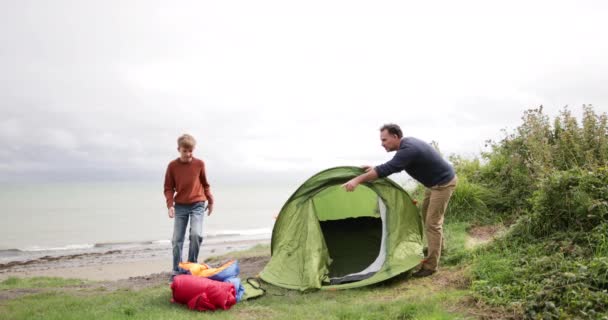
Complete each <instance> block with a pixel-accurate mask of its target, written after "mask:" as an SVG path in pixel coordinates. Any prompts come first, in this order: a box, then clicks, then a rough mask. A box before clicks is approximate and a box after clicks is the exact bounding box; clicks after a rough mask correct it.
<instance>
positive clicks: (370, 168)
mask: <svg viewBox="0 0 608 320" xmlns="http://www.w3.org/2000/svg"><path fill="white" fill-rule="evenodd" d="M361 169H363V170H365V172H369V171H370V170H372V169H373V167H372V166H368V165H362V166H361Z"/></svg>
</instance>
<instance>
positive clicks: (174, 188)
mask: <svg viewBox="0 0 608 320" xmlns="http://www.w3.org/2000/svg"><path fill="white" fill-rule="evenodd" d="M195 146H196V140H195V139H194V137H193V136H191V135H189V134H184V135H182V136H180V137H179V138H178V139H177V150H178V151H179V158H177V159H175V160H173V161H171V162H170V163H169V165H168V166H167V172H166V174H165V199H166V200H167V209H168V210H169V218H171V219H172V218H174V217H175V220H174V224H173V238H172V241H171V243H172V245H173V272H172V274H171V280H173V277H174V276H175V275H177V274H178V273H179V263H180V262H181V259H182V247H183V245H184V237H185V234H186V226H187V225H188V219H190V248H189V250H188V262H197V260H198V251H199V248H200V246H201V243H202V242H203V213H204V212H205V209H207V210H208V213H207V215H211V212H212V211H213V196H212V195H211V190H210V189H209V183H208V182H207V175H206V172H205V163H204V162H203V161H202V160H200V159H197V158H194V157H193V156H192V151H194V147H195Z"/></svg>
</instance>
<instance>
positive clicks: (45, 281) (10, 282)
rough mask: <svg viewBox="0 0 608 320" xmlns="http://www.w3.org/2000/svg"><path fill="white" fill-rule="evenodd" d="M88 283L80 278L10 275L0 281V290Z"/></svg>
mask: <svg viewBox="0 0 608 320" xmlns="http://www.w3.org/2000/svg"><path fill="white" fill-rule="evenodd" d="M86 283H88V281H84V280H80V279H64V278H51V277H36V278H18V277H10V278H7V279H6V280H4V281H2V282H0V291H1V290H9V289H30V288H57V287H68V286H78V285H83V284H86Z"/></svg>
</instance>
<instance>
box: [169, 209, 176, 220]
mask: <svg viewBox="0 0 608 320" xmlns="http://www.w3.org/2000/svg"><path fill="white" fill-rule="evenodd" d="M173 217H175V207H171V208H169V218H170V219H173Z"/></svg>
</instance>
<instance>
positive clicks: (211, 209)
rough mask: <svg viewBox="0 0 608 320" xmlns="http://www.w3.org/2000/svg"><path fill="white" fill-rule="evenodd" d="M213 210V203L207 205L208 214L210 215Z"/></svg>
mask: <svg viewBox="0 0 608 320" xmlns="http://www.w3.org/2000/svg"><path fill="white" fill-rule="evenodd" d="M211 212H213V203H210V204H209V205H207V216H210V215H211Z"/></svg>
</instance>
